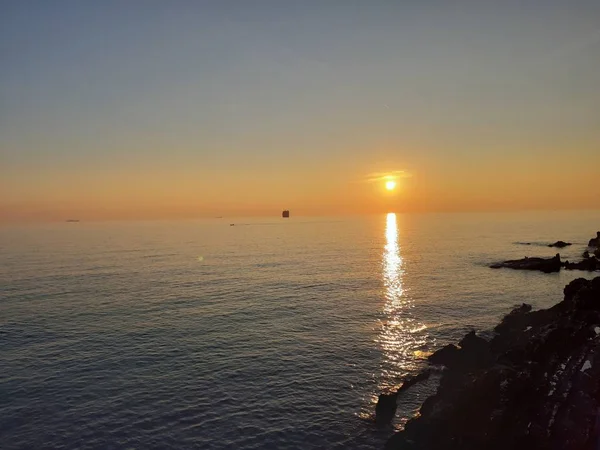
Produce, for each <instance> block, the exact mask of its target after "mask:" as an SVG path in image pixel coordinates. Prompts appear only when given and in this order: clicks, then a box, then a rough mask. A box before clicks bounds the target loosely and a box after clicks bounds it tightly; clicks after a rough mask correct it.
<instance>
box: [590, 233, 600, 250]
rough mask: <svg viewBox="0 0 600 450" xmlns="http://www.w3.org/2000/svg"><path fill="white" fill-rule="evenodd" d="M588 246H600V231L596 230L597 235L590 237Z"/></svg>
mask: <svg viewBox="0 0 600 450" xmlns="http://www.w3.org/2000/svg"><path fill="white" fill-rule="evenodd" d="M588 247H592V248H593V247H600V231H596V237H595V238H592V239H590V241H589V242H588Z"/></svg>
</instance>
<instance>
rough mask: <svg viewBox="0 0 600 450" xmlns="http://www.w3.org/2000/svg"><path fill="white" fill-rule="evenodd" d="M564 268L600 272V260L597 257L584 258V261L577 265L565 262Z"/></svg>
mask: <svg viewBox="0 0 600 450" xmlns="http://www.w3.org/2000/svg"><path fill="white" fill-rule="evenodd" d="M564 267H565V269H568V270H588V271H594V270H600V260H598V259H597V258H596V257H595V256H592V257H588V258H584V259H583V260H581V261H579V262H575V263H572V262H569V261H565V263H564Z"/></svg>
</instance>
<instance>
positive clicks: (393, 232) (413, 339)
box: [377, 213, 427, 391]
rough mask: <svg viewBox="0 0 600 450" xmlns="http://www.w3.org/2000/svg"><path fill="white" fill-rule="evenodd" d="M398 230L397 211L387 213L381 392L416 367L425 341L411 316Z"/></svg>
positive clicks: (423, 329) (422, 328)
mask: <svg viewBox="0 0 600 450" xmlns="http://www.w3.org/2000/svg"><path fill="white" fill-rule="evenodd" d="M399 232H400V231H399V229H398V223H397V220H396V214H394V213H389V214H388V215H387V218H386V227H385V247H384V249H383V255H382V276H383V286H384V295H385V303H384V306H383V311H382V313H383V314H382V316H383V317H382V323H381V328H380V332H379V335H378V337H377V344H378V345H379V347H380V349H381V351H382V361H381V371H380V376H379V381H378V385H379V389H380V390H381V391H385V390H389V389H392V388H396V387H398V386H399V385H400V384H401V382H402V379H403V377H405V376H406V375H408V374H411V373H413V372H415V371H416V370H417V369H418V367H419V359H420V358H419V355H420V353H421V351H422V350H423V349H424V348H425V346H426V344H427V332H426V329H427V327H426V326H425V325H424V324H423V323H421V322H419V321H418V320H417V319H416V318H415V317H414V315H413V313H412V311H411V310H412V308H413V307H414V304H413V302H412V299H411V296H410V295H408V293H407V292H406V289H405V286H404V282H403V277H404V261H403V259H402V252H401V248H400V243H399Z"/></svg>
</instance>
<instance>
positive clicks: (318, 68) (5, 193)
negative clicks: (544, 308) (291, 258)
mask: <svg viewBox="0 0 600 450" xmlns="http://www.w3.org/2000/svg"><path fill="white" fill-rule="evenodd" d="M350 3H352V2H350ZM472 3H473V2H472ZM2 9H3V10H2V11H0V12H1V13H0V41H2V42H5V43H7V45H5V46H4V47H3V48H2V61H3V63H4V64H3V70H2V71H0V100H1V103H0V221H2V222H15V221H17V222H18V221H45V220H51V221H55V220H59V221H60V220H65V219H68V218H78V219H81V220H105V219H163V218H167V219H168V218H193V217H214V216H230V217H231V216H257V215H267V216H271V215H278V214H279V213H280V211H281V210H282V209H284V208H288V209H290V210H291V211H292V214H293V215H294V216H298V215H342V214H370V213H385V212H389V211H394V212H441V211H496V210H498V211H510V210H526V209H595V208H600V189H598V188H597V179H598V174H599V173H600V133H598V130H600V89H598V80H599V79H600V30H599V28H598V24H599V23H600V22H599V19H600V3H598V2H590V1H588V0H574V1H573V2H559V1H550V2H549V3H548V5H546V6H544V7H538V6H536V5H534V4H522V2H513V1H512V0H508V1H507V2H497V3H487V2H480V3H478V2H474V3H473V4H468V3H464V4H463V3H461V4H456V5H454V4H452V5H451V4H450V3H448V2H441V1H434V2H433V3H430V2H413V3H410V2H408V3H405V2H372V3H370V4H369V5H368V6H367V5H366V4H361V3H360V2H359V3H356V4H352V5H350V4H347V3H346V2H337V3H336V2H283V3H281V2H272V3H269V2H266V3H263V2H257V3H256V4H253V5H250V3H246V2H238V3H235V2H234V3H229V2H198V3H194V2H191V3H184V4H171V3H170V2H164V3H163V2H158V3H155V4H153V5H149V6H148V7H147V8H143V9H140V8H139V7H136V6H135V5H133V4H129V3H125V4H119V5H118V6H117V4H112V3H110V2H109V4H104V3H102V2H100V3H93V2H92V3H89V2H75V3H72V2H56V3H55V2H39V4H37V6H36V8H28V7H27V6H26V5H25V4H21V3H19V2H15V3H14V4H11V5H10V6H8V5H6V6H4V7H2ZM402 171H404V172H405V173H406V174H410V176H403V177H401V178H399V179H398V187H397V189H396V190H395V191H393V192H387V191H386V190H385V188H384V183H383V181H380V182H373V181H372V180H371V178H373V175H372V174H374V173H378V174H385V173H400V172H402Z"/></svg>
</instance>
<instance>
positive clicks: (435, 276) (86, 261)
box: [0, 211, 600, 450]
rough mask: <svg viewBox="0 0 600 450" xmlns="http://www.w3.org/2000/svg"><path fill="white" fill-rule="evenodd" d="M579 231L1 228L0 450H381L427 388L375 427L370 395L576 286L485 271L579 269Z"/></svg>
mask: <svg viewBox="0 0 600 450" xmlns="http://www.w3.org/2000/svg"><path fill="white" fill-rule="evenodd" d="M597 230H600V212H599V211H569V212H528V213H456V214H451V213H447V214H433V213H432V214H400V213H398V214H395V213H389V214H382V215H373V216H365V217H329V218H327V217H318V218H315V217H313V218H308V217H295V216H294V215H293V212H292V217H291V218H289V219H283V218H281V217H273V218H251V219H244V218H219V219H203V220H185V221H183V220H182V221H154V222H139V221H138V222H85V221H82V222H79V223H52V224H29V225H18V226H17V225H3V226H1V227H0V448H2V449H4V450H8V449H42V448H43V449H186V448H195V449H206V450H220V449H247V450H250V449H256V450H262V449H381V448H382V447H383V445H384V443H385V441H386V440H387V439H388V438H389V437H390V436H391V435H392V434H393V433H394V432H395V431H396V430H399V429H401V428H402V427H403V426H404V423H405V422H406V420H407V419H409V418H410V417H413V416H414V415H415V414H417V413H418V409H419V406H420V404H421V403H422V402H423V400H424V399H425V398H426V397H427V396H428V395H431V394H432V393H434V392H435V390H436V382H437V379H439V376H436V375H435V374H434V376H432V378H431V379H430V380H429V381H428V382H426V383H423V384H420V385H415V386H413V387H411V388H410V389H409V390H407V391H406V392H405V393H402V394H401V395H400V397H399V399H398V400H399V408H398V413H397V417H396V419H395V421H394V422H393V424H391V425H390V426H383V427H378V426H376V425H375V424H374V421H373V414H374V408H375V402H376V399H377V395H378V394H379V393H381V392H388V391H390V390H392V389H395V388H397V387H399V386H400V385H401V384H402V380H403V379H405V377H407V376H410V375H414V374H415V373H417V372H418V371H419V370H421V369H422V368H423V367H425V366H426V358H427V356H428V355H429V354H430V353H431V352H432V351H435V350H436V349H437V348H440V347H441V346H443V345H446V344H448V343H451V342H457V341H458V340H460V339H461V337H462V336H464V334H465V333H467V332H469V331H470V330H477V332H478V333H480V334H481V335H483V336H486V337H489V336H491V335H492V334H493V327H494V326H495V325H496V324H497V323H498V321H499V320H500V319H501V318H502V316H503V315H505V314H506V313H508V312H509V311H510V310H511V309H512V308H513V307H514V306H515V305H518V304H521V303H523V302H525V303H530V304H532V305H533V306H534V308H545V307H549V306H551V305H553V304H555V303H557V302H559V301H560V300H561V299H562V291H563V288H564V286H565V285H566V284H567V283H568V282H570V281H571V280H573V279H575V278H578V277H584V278H592V277H593V274H591V273H588V272H579V271H561V272H559V273H552V274H544V273H541V272H526V271H515V270H510V269H496V270H494V269H490V268H489V267H488V266H489V264H491V263H493V262H497V261H500V260H504V259H512V258H522V257H524V256H553V255H554V254H556V253H560V254H561V257H563V259H569V260H579V259H580V258H581V253H582V252H583V251H584V249H585V247H586V244H587V241H588V240H589V239H590V238H591V237H594V236H595V234H596V231H597ZM559 239H560V240H564V241H568V242H572V244H573V245H571V246H569V247H566V248H564V249H555V248H550V247H548V244H549V243H551V242H554V241H556V240H559ZM596 275H598V274H596Z"/></svg>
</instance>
